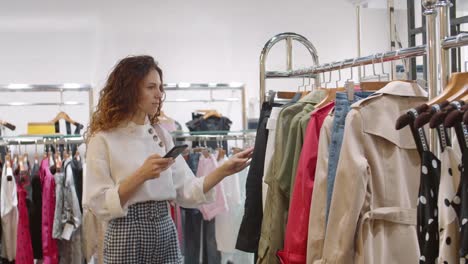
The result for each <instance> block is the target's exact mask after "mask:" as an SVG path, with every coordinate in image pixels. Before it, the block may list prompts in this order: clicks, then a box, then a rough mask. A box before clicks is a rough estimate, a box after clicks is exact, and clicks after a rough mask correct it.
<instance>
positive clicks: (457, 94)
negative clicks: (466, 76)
mask: <svg viewBox="0 0 468 264" xmlns="http://www.w3.org/2000/svg"><path fill="white" fill-rule="evenodd" d="M444 91H445V90H444ZM442 93H443V94H444V92H442ZM443 94H441V95H440V96H441V98H446V97H447V96H449V97H448V98H446V100H444V99H441V100H442V101H440V102H438V103H434V104H430V103H428V105H432V106H436V105H438V107H439V108H440V109H443V110H444V111H442V112H437V111H432V109H433V108H432V107H431V108H429V109H428V110H427V111H426V112H424V113H421V115H420V116H419V117H418V118H416V121H415V126H416V127H417V128H419V127H422V126H424V125H425V124H427V123H429V122H431V119H432V118H434V120H433V121H432V125H431V127H432V126H433V125H435V124H437V126H438V125H440V124H442V122H443V120H444V119H445V118H446V117H447V114H448V113H449V112H450V111H452V110H454V109H455V108H454V107H453V106H450V105H449V103H450V102H453V101H456V100H458V99H461V97H463V96H465V95H467V94H468V83H467V84H466V85H465V86H464V87H462V88H458V91H457V89H453V88H451V91H449V92H446V93H445V95H443ZM436 99H437V98H434V100H436Z"/></svg>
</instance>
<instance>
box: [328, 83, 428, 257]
mask: <svg viewBox="0 0 468 264" xmlns="http://www.w3.org/2000/svg"><path fill="white" fill-rule="evenodd" d="M426 96H427V93H426V92H425V91H424V90H423V89H422V88H420V87H419V86H418V85H417V84H414V83H407V82H399V81H394V82H390V83H389V84H387V85H386V86H385V87H384V88H382V89H380V90H379V91H377V92H376V93H375V95H373V96H371V97H368V98H366V99H363V100H361V101H359V102H357V103H355V104H353V105H352V106H351V108H352V109H351V110H350V112H349V113H348V116H347V117H346V122H345V131H346V133H344V137H343V143H342V146H341V151H340V157H339V160H338V166H337V170H336V177H335V184H334V189H333V195H332V201H331V205H330V211H329V212H330V214H329V217H328V222H327V228H326V233H325V242H324V247H323V254H322V259H321V261H322V262H323V263H328V262H333V263H346V262H353V263H416V262H418V260H419V246H418V239H417V232H416V202H417V198H418V189H419V178H418V177H415V176H416V175H418V174H419V173H420V171H421V167H420V164H421V163H420V157H419V154H418V151H417V149H416V144H415V142H414V139H413V138H412V135H411V131H410V129H409V128H408V127H405V128H403V129H402V130H395V129H394V127H393V124H394V122H395V120H397V118H398V117H399V115H400V113H403V111H407V110H408V109H410V108H414V107H416V106H419V105H421V104H422V103H424V102H425V100H426ZM364 120H365V121H364Z"/></svg>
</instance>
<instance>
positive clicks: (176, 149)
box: [163, 145, 188, 159]
mask: <svg viewBox="0 0 468 264" xmlns="http://www.w3.org/2000/svg"><path fill="white" fill-rule="evenodd" d="M186 148H188V145H179V146H175V147H173V148H172V149H171V150H169V152H167V153H166V155H164V157H163V158H173V159H175V158H177V156H179V155H180V154H182V152H184V150H185V149H186Z"/></svg>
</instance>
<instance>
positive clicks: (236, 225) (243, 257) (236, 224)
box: [221, 167, 254, 264]
mask: <svg viewBox="0 0 468 264" xmlns="http://www.w3.org/2000/svg"><path fill="white" fill-rule="evenodd" d="M248 173H249V167H247V168H245V169H244V170H242V171H240V172H238V175H239V186H240V187H241V188H240V200H241V205H240V206H238V207H234V208H233V210H231V211H233V215H234V216H233V219H234V220H233V224H232V229H233V232H234V234H235V235H236V237H237V234H238V233H239V229H240V225H241V223H242V217H243V215H244V204H245V197H246V194H245V191H246V190H245V188H243V186H245V184H246V182H247V174H248ZM228 261H230V262H228ZM221 263H223V264H228V263H242V264H254V254H253V253H248V252H244V251H240V250H238V249H235V250H234V253H226V252H222V262H221Z"/></svg>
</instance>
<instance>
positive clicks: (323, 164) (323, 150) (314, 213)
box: [307, 110, 334, 263]
mask: <svg viewBox="0 0 468 264" xmlns="http://www.w3.org/2000/svg"><path fill="white" fill-rule="evenodd" d="M333 114H334V111H333V110H332V111H331V112H330V113H329V114H328V115H327V117H325V120H324V121H323V124H322V128H321V129H320V135H319V143H318V153H317V166H316V168H315V180H314V187H313V188H314V191H313V193H312V197H311V203H310V213H309V223H308V225H309V233H308V238H307V263H314V261H317V260H320V259H321V258H322V250H323V243H324V240H325V223H326V222H325V211H326V205H327V174H328V147H329V145H330V141H331V133H332V128H333V117H334V116H333Z"/></svg>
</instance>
